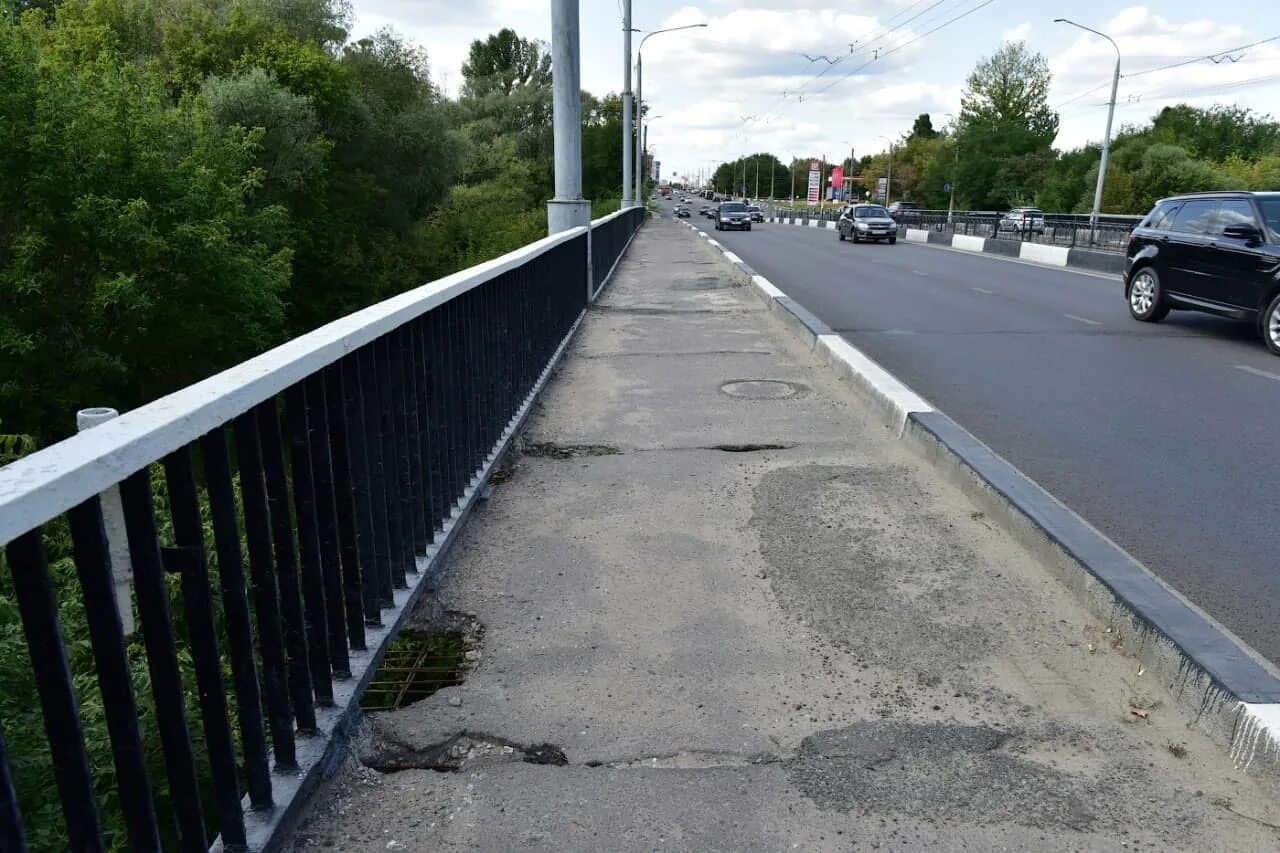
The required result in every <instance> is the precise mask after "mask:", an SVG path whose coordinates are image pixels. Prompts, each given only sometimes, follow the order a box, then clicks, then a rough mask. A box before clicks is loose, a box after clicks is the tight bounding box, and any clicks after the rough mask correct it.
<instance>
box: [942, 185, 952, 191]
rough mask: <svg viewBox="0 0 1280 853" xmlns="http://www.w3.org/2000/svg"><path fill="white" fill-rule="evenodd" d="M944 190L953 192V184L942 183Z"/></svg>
mask: <svg viewBox="0 0 1280 853" xmlns="http://www.w3.org/2000/svg"><path fill="white" fill-rule="evenodd" d="M942 191H943V192H944V193H949V192H951V184H943V185H942Z"/></svg>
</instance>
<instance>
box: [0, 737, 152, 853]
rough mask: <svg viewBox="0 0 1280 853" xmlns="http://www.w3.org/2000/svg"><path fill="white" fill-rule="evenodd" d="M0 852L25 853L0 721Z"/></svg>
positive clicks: (23, 835)
mask: <svg viewBox="0 0 1280 853" xmlns="http://www.w3.org/2000/svg"><path fill="white" fill-rule="evenodd" d="M157 846H159V845H157ZM0 850H4V851H6V853H9V851H13V853H27V838H26V833H24V832H23V831H22V813H21V812H20V811H19V810H18V792H17V791H16V790H14V787H13V776H11V775H10V774H9V750H8V748H7V747H6V746H5V742H4V721H3V720H0Z"/></svg>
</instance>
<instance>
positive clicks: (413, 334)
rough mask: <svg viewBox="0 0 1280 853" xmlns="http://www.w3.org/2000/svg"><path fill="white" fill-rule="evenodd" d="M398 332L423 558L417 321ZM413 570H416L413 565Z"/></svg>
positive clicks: (416, 534) (424, 485)
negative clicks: (401, 343)
mask: <svg viewBox="0 0 1280 853" xmlns="http://www.w3.org/2000/svg"><path fill="white" fill-rule="evenodd" d="M402 331H403V334H404V337H405V349H404V374H405V390H406V393H405V415H406V418H407V420H408V425H407V429H406V430H405V437H406V440H407V441H408V446H409V473H410V475H411V476H412V479H413V491H412V494H413V500H412V503H411V506H410V508H409V511H410V518H412V519H413V539H414V542H415V543H416V544H417V546H418V548H419V549H420V553H422V554H424V555H425V554H426V553H427V548H428V546H430V544H431V527H430V524H429V520H430V518H431V511H430V508H429V506H428V503H429V501H430V494H431V490H430V487H429V485H428V484H429V479H428V477H427V464H426V461H425V456H424V454H423V450H424V449H425V448H424V446H423V444H424V443H423V441H422V430H423V428H424V421H423V418H422V415H423V414H424V413H425V408H424V406H423V404H422V396H421V395H422V389H421V388H420V385H421V381H420V377H421V373H422V363H421V358H420V356H421V353H420V349H419V341H418V322H417V320H410V321H409V322H407V323H405V325H404V327H403V329H402ZM414 569H415V571H416V569H417V566H416V564H415V566H414Z"/></svg>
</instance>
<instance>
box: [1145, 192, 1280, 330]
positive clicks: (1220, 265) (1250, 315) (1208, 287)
mask: <svg viewBox="0 0 1280 853" xmlns="http://www.w3.org/2000/svg"><path fill="white" fill-rule="evenodd" d="M1124 266H1125V276H1124V295H1125V300H1126V301H1127V302H1128V303H1129V313H1130V314H1132V315H1133V317H1134V319H1136V320H1142V321H1143V322H1147V323H1155V322H1159V321H1160V320H1163V319H1164V318H1165V316H1166V315H1167V314H1168V313H1169V311H1170V310H1171V309H1179V310H1189V311H1203V312H1206V313H1209V314H1217V315H1219V316H1221V317H1230V318H1232V319H1236V320H1246V321H1248V322H1251V323H1254V324H1255V325H1256V327H1257V329H1258V333H1259V334H1260V335H1261V336H1262V341H1263V343H1265V344H1266V345H1267V349H1269V350H1270V351H1271V352H1272V353H1273V354H1274V355H1280V192H1212V193H1193V194H1190V195H1182V196H1175V197H1173V198H1167V199H1163V200H1162V201H1159V202H1157V203H1156V206H1155V208H1154V209H1152V211H1151V212H1150V213H1148V214H1147V215H1146V218H1144V219H1143V220H1142V222H1140V223H1139V224H1138V226H1137V227H1136V228H1134V229H1133V233H1131V234H1130V235H1129V246H1128V249H1127V251H1126V254H1125V262H1124Z"/></svg>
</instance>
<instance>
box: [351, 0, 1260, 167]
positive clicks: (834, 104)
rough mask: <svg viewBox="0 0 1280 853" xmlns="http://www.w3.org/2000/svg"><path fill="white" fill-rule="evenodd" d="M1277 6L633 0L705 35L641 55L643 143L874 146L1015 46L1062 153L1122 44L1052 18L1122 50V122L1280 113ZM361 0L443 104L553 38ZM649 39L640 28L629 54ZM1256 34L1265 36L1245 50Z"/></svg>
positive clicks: (509, 7) (488, 15)
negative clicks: (1037, 78) (1217, 110)
mask: <svg viewBox="0 0 1280 853" xmlns="http://www.w3.org/2000/svg"><path fill="white" fill-rule="evenodd" d="M1275 3H1276V0H1235V2H1232V3H1230V4H1227V5H1226V6H1225V7H1223V8H1222V9H1220V10H1219V9H1217V8H1214V9H1212V10H1211V11H1210V10H1209V7H1210V6H1212V5H1213V4H1206V3H1204V2H1202V0H1161V2H1160V3H1159V4H1158V6H1157V5H1155V4H1147V5H1139V4H1127V3H1124V2H1106V0H1074V2H1071V3H1066V2H1061V0H1059V2H1056V3H1051V4H1050V5H1048V6H1041V5H1040V4H1039V3H1027V2H1025V0H843V2H842V0H634V3H633V10H632V26H633V27H634V28H636V29H639V30H642V31H645V32H650V31H653V30H658V29H663V28H667V27H676V26H682V25H687V24H702V23H705V24H706V25H707V26H706V27H700V28H697V29H690V30H685V31H681V32H673V33H661V34H659V35H656V36H654V37H653V38H651V39H649V41H648V43H647V44H646V45H645V46H644V54H643V55H644V80H643V96H644V101H645V103H646V104H647V105H648V106H649V108H650V112H649V114H650V116H651V124H652V127H651V129H650V131H649V148H650V150H651V151H652V152H653V153H654V155H655V157H656V158H657V159H658V160H659V161H660V162H661V164H662V173H663V176H664V177H673V176H677V177H681V178H696V177H697V176H698V175H699V174H700V173H706V172H708V171H709V170H710V169H711V168H714V166H715V165H716V164H718V163H720V162H723V161H725V160H731V159H734V158H736V157H738V156H741V155H744V154H749V153H754V152H756V151H769V152H772V153H774V154H776V155H778V156H780V157H782V158H783V159H784V160H786V159H789V158H790V157H806V156H826V157H829V158H831V159H837V158H839V159H843V158H844V157H846V156H848V155H849V153H850V151H851V150H852V151H853V152H854V153H856V154H857V155H858V156H862V155H864V154H871V153H876V152H879V151H883V150H885V149H886V148H887V147H888V139H889V138H893V139H895V140H896V139H897V138H899V137H901V136H902V135H903V134H905V133H906V132H908V131H909V130H910V128H911V123H912V121H913V119H914V118H915V117H916V116H917V115H918V114H919V113H925V112H927V113H929V114H930V115H931V116H932V118H933V122H934V126H935V127H941V126H943V125H945V124H946V123H947V121H948V120H949V119H948V118H947V114H948V113H956V112H958V111H959V107H960V99H961V95H962V93H963V91H964V86H965V79H966V77H967V76H968V75H969V73H970V72H971V71H972V70H973V67H974V65H975V64H976V63H977V62H978V61H980V60H981V59H982V58H983V57H985V56H990V55H991V54H992V53H993V52H994V51H995V50H997V49H998V48H999V47H1000V45H1001V44H1002V42H1004V41H1007V40H1020V41H1024V42H1026V44H1027V46H1028V47H1029V48H1030V49H1031V50H1033V51H1037V52H1039V53H1042V54H1043V55H1044V56H1045V57H1046V59H1047V60H1048V62H1049V68H1050V70H1051V71H1052V73H1053V83H1052V87H1051V89H1050V97H1049V102H1050V104H1051V105H1052V106H1053V107H1054V108H1055V109H1057V110H1058V112H1059V114H1060V116H1061V127H1060V130H1059V134H1058V139H1057V141H1056V146H1057V147H1059V148H1062V149H1069V148H1074V147H1078V146H1080V145H1083V144H1084V143H1086V142H1089V141H1100V140H1101V138H1102V135H1103V130H1104V127H1105V124H1106V118H1107V100H1108V97H1109V95H1110V86H1111V78H1112V74H1113V71H1114V68H1115V59H1116V51H1115V49H1114V48H1113V47H1112V46H1111V44H1110V43H1108V42H1107V41H1106V40H1105V39H1103V38H1100V37H1098V36H1096V35H1093V34H1091V33H1088V32H1084V31H1082V30H1079V29H1076V28H1074V27H1072V26H1069V25H1067V24H1062V23H1054V20H1053V19H1054V18H1056V17H1060V16H1064V15H1069V16H1070V17H1071V19H1072V20H1073V21H1076V22H1078V23H1080V24H1082V25H1084V26H1087V27H1091V28H1093V29H1095V30H1100V31H1102V32H1105V33H1106V34H1107V35H1109V36H1111V38H1112V39H1114V40H1115V42H1116V44H1117V45H1118V47H1119V50H1120V54H1121V79H1120V86H1119V92H1118V97H1117V103H1116V116H1115V125H1116V129H1117V130H1118V129H1119V128H1120V127H1121V126H1123V125H1125V124H1141V123H1144V122H1145V121H1146V120H1148V119H1149V118H1150V117H1151V116H1152V115H1153V114H1154V113H1155V112H1157V111H1158V110H1159V109H1160V108H1161V107H1163V106H1167V105H1169V104H1173V103H1181V102H1186V103H1191V104H1196V105H1200V106H1209V105H1212V104H1215V103H1230V104H1239V105H1240V106H1244V107H1250V108H1252V109H1254V110H1255V111H1258V112H1261V113H1270V114H1280V17H1277V16H1276V14H1275V8H1276V6H1275ZM354 7H355V14H356V21H355V26H354V28H353V30H354V32H353V34H354V35H355V36H356V37H359V36H362V35H366V34H369V33H372V32H374V31H376V30H378V29H381V28H383V27H392V28H394V29H395V30H397V31H398V32H399V33H400V34H401V35H403V36H404V37H406V38H407V39H408V40H409V41H411V42H413V43H414V44H417V45H419V46H421V47H423V48H425V49H426V51H427V53H428V56H429V57H430V61H431V67H432V74H433V76H434V78H435V79H436V81H437V82H438V83H440V84H442V85H443V87H444V88H445V90H446V91H448V92H449V93H450V94H453V93H456V91H457V88H458V85H459V83H460V82H461V73H460V69H461V66H462V63H463V61H464V60H465V58H466V54H467V49H468V46H469V45H470V43H471V41H472V40H474V39H477V38H484V37H485V36H487V35H488V34H490V33H492V32H495V31H497V30H498V29H501V28H502V27H504V26H505V27H510V28H512V29H514V30H515V31H516V32H517V33H519V34H520V35H522V36H524V37H526V38H534V39H540V40H549V39H550V37H551V12H550V10H551V2H550V0H355V2H354ZM579 8H580V16H581V23H580V26H581V36H582V86H583V88H584V89H586V90H587V91H590V92H592V93H593V94H596V95H603V94H607V93H609V92H621V91H622V90H623V69H624V59H623V38H622V13H621V8H622V0H581V3H580V7H579ZM1157 9H1158V11H1157ZM642 37H643V33H637V34H635V35H634V36H633V45H632V47H633V51H634V49H635V48H636V47H637V46H638V45H639V42H640V39H641V38H642ZM1265 39H1274V40H1272V41H1267V42H1264V43H1261V44H1255V43H1256V42H1260V41H1263V40H1265ZM633 63H634V53H633ZM632 86H633V88H634V87H635V80H634V75H633V81H632ZM762 189H763V188H762Z"/></svg>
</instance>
